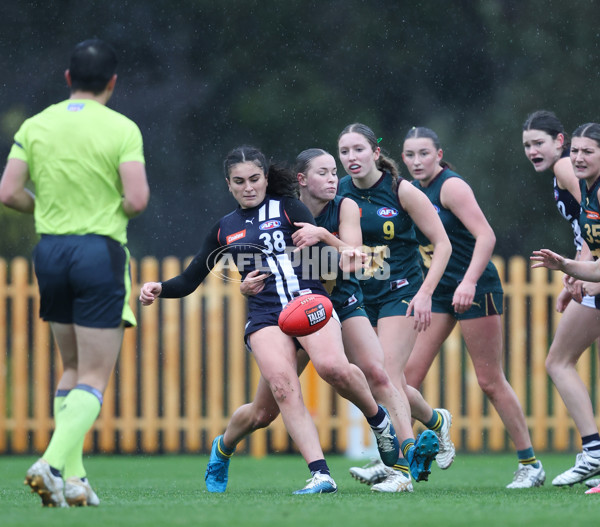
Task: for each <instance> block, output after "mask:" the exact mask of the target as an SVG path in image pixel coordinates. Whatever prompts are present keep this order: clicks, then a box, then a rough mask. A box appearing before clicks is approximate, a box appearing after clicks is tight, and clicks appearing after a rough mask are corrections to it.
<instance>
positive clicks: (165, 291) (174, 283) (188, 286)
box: [160, 222, 220, 298]
mask: <svg viewBox="0 0 600 527" xmlns="http://www.w3.org/2000/svg"><path fill="white" fill-rule="evenodd" d="M219 224H220V222H217V223H216V224H215V225H214V226H213V227H212V229H211V230H210V232H209V233H208V236H207V237H206V238H205V239H204V243H203V244H202V248H201V249H200V251H198V253H197V254H196V256H194V259H193V260H192V261H191V262H190V264H189V265H188V266H187V267H186V268H185V270H184V271H183V273H181V274H180V275H178V276H175V277H174V278H171V279H170V280H167V281H166V282H163V283H162V291H161V293H160V296H161V297H162V298H181V297H184V296H187V295H189V294H190V293H193V292H194V291H195V290H196V289H197V287H198V286H199V285H200V284H201V283H202V281H203V280H204V279H205V278H206V276H207V275H208V273H209V272H210V270H211V269H212V268H213V267H214V266H215V264H216V263H217V260H218V257H217V256H215V251H216V249H218V248H219V247H220V244H219V239H218V236H219Z"/></svg>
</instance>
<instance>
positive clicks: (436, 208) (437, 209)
mask: <svg viewBox="0 0 600 527" xmlns="http://www.w3.org/2000/svg"><path fill="white" fill-rule="evenodd" d="M433 208H434V209H435V211H436V212H437V213H438V214H439V213H440V208H439V207H438V206H437V205H436V204H435V203H433Z"/></svg>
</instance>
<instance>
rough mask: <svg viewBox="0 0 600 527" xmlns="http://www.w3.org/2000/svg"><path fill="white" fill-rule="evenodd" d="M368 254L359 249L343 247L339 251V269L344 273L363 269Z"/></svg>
mask: <svg viewBox="0 0 600 527" xmlns="http://www.w3.org/2000/svg"><path fill="white" fill-rule="evenodd" d="M368 259H369V256H368V255H367V254H366V253H364V252H362V251H361V250H360V249H344V250H343V251H342V252H340V263H339V265H340V269H341V270H342V271H344V272H346V273H353V272H355V271H356V270H357V269H364V268H365V266H366V265H367V260H368Z"/></svg>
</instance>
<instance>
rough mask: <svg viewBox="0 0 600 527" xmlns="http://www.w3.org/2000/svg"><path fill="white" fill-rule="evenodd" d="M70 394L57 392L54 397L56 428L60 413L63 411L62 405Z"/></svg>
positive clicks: (67, 391)
mask: <svg viewBox="0 0 600 527" xmlns="http://www.w3.org/2000/svg"><path fill="white" fill-rule="evenodd" d="M68 394H69V390H56V394H55V395H54V404H53V409H54V425H55V426H56V424H57V423H58V417H59V414H60V411H61V410H62V405H63V404H64V402H65V398H66V397H67V395H68Z"/></svg>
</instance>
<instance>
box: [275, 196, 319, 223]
mask: <svg viewBox="0 0 600 527" xmlns="http://www.w3.org/2000/svg"><path fill="white" fill-rule="evenodd" d="M283 207H284V210H285V213H286V214H287V217H288V218H289V219H290V221H291V222H292V225H293V224H294V222H303V223H310V224H311V225H316V223H315V219H314V218H313V215H312V214H311V213H310V210H308V207H307V206H306V205H305V204H304V203H302V202H301V201H300V200H299V199H295V198H287V199H286V200H285V202H284V205H283Z"/></svg>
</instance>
